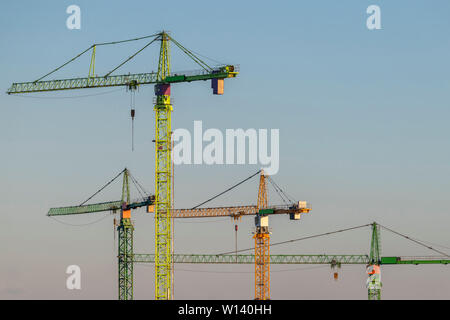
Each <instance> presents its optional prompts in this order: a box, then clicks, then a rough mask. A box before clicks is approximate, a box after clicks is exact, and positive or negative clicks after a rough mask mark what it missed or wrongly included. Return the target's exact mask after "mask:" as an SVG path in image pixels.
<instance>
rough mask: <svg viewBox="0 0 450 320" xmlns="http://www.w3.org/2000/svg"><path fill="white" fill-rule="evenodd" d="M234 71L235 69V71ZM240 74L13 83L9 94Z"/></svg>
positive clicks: (188, 74)
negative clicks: (161, 78)
mask: <svg viewBox="0 0 450 320" xmlns="http://www.w3.org/2000/svg"><path fill="white" fill-rule="evenodd" d="M233 70H234V69H233ZM237 74H238V72H235V71H228V69H227V68H224V70H223V71H220V72H217V71H215V72H211V73H209V72H205V71H204V70H201V71H196V72H186V73H185V74H176V73H175V74H172V75H170V76H168V77H166V78H165V79H164V81H161V80H158V79H157V73H154V72H152V73H137V74H126V75H115V76H108V77H85V78H72V79H60V80H47V81H37V82H22V83H13V84H12V86H11V88H9V89H8V91H7V93H8V94H17V93H31V92H44V91H59V90H73V89H87V88H104V87H116V86H128V85H129V84H130V83H134V84H137V85H143V84H156V83H178V82H191V81H200V80H211V79H224V78H233V77H236V75H237Z"/></svg>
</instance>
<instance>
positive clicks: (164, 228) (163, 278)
mask: <svg viewBox="0 0 450 320" xmlns="http://www.w3.org/2000/svg"><path fill="white" fill-rule="evenodd" d="M169 50H170V49H169V38H168V36H167V34H166V33H165V32H163V33H162V34H161V49H160V54H159V63H158V81H161V82H164V80H165V79H166V78H167V77H168V76H169V75H170V52H169ZM155 95H156V104H155V108H154V109H155V119H156V122H155V195H156V201H155V253H156V256H155V299H156V300H165V299H171V298H172V294H171V288H172V285H171V282H172V255H171V248H172V234H171V231H172V225H171V222H172V218H171V210H172V187H171V183H172V158H171V141H172V139H171V132H172V121H171V113H172V110H173V109H172V105H171V103H170V84H169V83H161V84H157V85H155Z"/></svg>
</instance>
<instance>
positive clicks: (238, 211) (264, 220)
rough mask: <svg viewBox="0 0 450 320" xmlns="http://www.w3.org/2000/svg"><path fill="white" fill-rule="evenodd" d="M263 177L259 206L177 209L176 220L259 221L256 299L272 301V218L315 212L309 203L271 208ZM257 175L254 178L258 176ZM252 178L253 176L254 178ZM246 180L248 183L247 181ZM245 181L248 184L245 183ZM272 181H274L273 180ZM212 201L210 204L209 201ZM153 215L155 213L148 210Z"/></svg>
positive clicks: (256, 237)
mask: <svg viewBox="0 0 450 320" xmlns="http://www.w3.org/2000/svg"><path fill="white" fill-rule="evenodd" d="M258 173H260V180H259V189H258V201H257V205H248V206H234V207H215V208H192V209H173V210H172V217H173V218H208V217H225V216H229V217H232V218H236V217H242V216H248V215H251V216H254V217H255V232H254V236H253V238H254V241H255V251H254V265H255V299H256V300H269V299H270V261H271V260H270V231H269V216H271V215H277V214H289V215H290V219H291V220H299V219H300V216H301V214H303V213H308V212H310V211H311V206H310V205H309V204H308V203H307V202H306V201H298V202H297V203H295V202H291V203H290V204H285V205H278V206H269V205H268V195H267V186H266V179H267V178H268V179H270V177H269V176H266V175H265V174H264V171H263V170H260V171H258V172H257V173H256V174H258ZM256 174H254V175H253V176H255V175H256ZM251 177H252V176H251ZM247 179H249V178H247ZM247 179H246V180H247ZM244 181H245V180H244ZM270 181H271V180H270ZM208 201H209V200H208ZM148 212H151V210H148Z"/></svg>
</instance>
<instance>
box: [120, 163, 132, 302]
mask: <svg viewBox="0 0 450 320" xmlns="http://www.w3.org/2000/svg"><path fill="white" fill-rule="evenodd" d="M125 197H126V199H125ZM129 203H130V185H129V182H128V169H125V171H124V173H123V184H122V208H121V211H120V222H119V225H118V226H117V233H118V254H117V261H118V271H119V277H118V279H119V283H118V289H119V300H133V274H134V272H133V265H134V264H133V260H134V256H133V253H134V252H133V231H134V226H133V222H132V221H131V209H129V208H127V204H129Z"/></svg>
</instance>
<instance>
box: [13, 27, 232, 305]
mask: <svg viewBox="0 0 450 320" xmlns="http://www.w3.org/2000/svg"><path fill="white" fill-rule="evenodd" d="M143 39H147V40H148V39H151V40H150V41H149V42H148V43H147V44H146V45H145V46H144V47H142V48H141V49H140V50H138V51H137V52H135V53H134V54H133V55H131V56H130V57H128V58H127V59H125V60H124V61H123V62H122V63H120V64H119V65H118V66H116V67H115V68H113V69H112V70H111V71H110V72H108V73H106V74H105V75H103V76H97V75H96V74H95V55H96V51H97V49H98V47H100V46H106V45H117V44H122V43H127V42H131V41H138V40H143ZM157 41H160V42H161V46H160V52H159V60H158V71H157V72H156V73H155V72H151V73H137V74H130V73H128V74H121V75H114V74H113V73H114V72H115V71H116V70H117V69H119V68H120V67H122V66H123V65H124V64H126V63H127V62H128V61H130V60H132V59H133V58H134V57H135V56H136V55H138V54H139V53H141V52H142V51H143V50H144V49H146V48H147V47H148V46H150V45H151V44H152V43H154V42H157ZM170 43H173V44H174V45H175V46H176V47H178V48H179V49H180V50H181V51H182V52H183V53H185V54H186V55H187V56H188V57H189V58H191V59H192V60H193V61H194V62H195V63H196V64H198V65H199V66H200V67H201V70H197V71H189V72H171V68H170V46H169V44H170ZM89 51H92V55H91V61H90V66H89V73H88V76H87V77H78V78H70V79H58V80H43V79H44V78H47V77H48V76H49V75H51V74H53V73H54V72H56V71H58V70H60V69H61V68H63V67H64V66H66V65H68V64H69V63H71V62H73V61H75V60H76V59H78V58H79V57H80V56H82V55H83V54H85V53H86V52H89ZM237 74H238V67H237V66H235V65H221V66H217V67H210V66H209V65H207V64H206V63H205V62H204V61H202V60H201V59H200V58H199V57H197V56H196V55H195V54H194V53H192V52H191V51H190V50H188V49H187V48H185V47H184V46H182V45H181V44H180V43H179V42H178V41H176V40H175V39H174V38H172V37H171V36H170V35H169V34H168V33H167V32H165V31H162V32H158V33H156V34H153V35H149V36H145V37H140V38H134V39H127V40H121V41H114V42H105V43H96V44H93V45H92V46H90V47H89V48H87V49H86V50H84V51H83V52H81V53H80V54H78V55H76V56H75V57H74V58H72V59H70V60H69V61H67V62H66V63H64V64H62V65H61V66H59V67H58V68H56V69H54V70H52V71H51V72H49V73H47V74H46V75H44V76H42V77H40V78H39V79H37V80H35V81H31V82H21V83H13V84H12V86H11V88H10V89H8V91H7V93H8V94H19V93H33V92H45V91H60V90H73V89H87V88H104V87H116V86H124V87H127V88H128V89H130V90H135V89H136V88H137V87H138V86H139V85H144V84H154V85H155V95H156V103H155V106H154V110H155V140H154V142H155V160H156V164H155V204H154V206H155V208H154V210H155V255H156V256H155V299H157V300H166V299H171V297H172V294H171V286H172V252H171V248H172V232H171V221H172V220H171V209H172V186H171V182H172V159H171V139H172V136H171V133H172V121H171V113H172V110H173V107H172V104H171V101H170V88H171V84H173V83H181V82H192V81H200V80H211V87H212V89H213V94H223V89H224V83H223V82H224V79H225V78H234V77H236V76H237ZM132 117H134V112H133V110H132Z"/></svg>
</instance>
